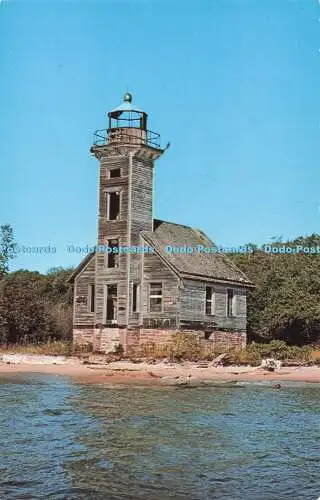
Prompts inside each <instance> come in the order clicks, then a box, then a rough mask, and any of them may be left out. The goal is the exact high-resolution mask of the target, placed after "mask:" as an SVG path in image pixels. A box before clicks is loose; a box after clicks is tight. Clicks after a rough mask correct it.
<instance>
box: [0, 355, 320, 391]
mask: <svg viewBox="0 0 320 500" xmlns="http://www.w3.org/2000/svg"><path fill="white" fill-rule="evenodd" d="M43 358H45V357H42V359H41V362H40V361H39V360H38V359H36V357H34V359H30V357H29V359H27V360H23V361H22V362H17V360H15V362H14V363H11V362H8V361H6V362H3V361H2V362H0V376H6V375H14V374H19V373H44V374H52V375H61V376H68V377H72V378H73V379H74V380H75V381H77V382H81V383H93V384H104V383H112V384H114V383H115V384H118V383H119V384H121V383H124V384H130V383H134V384H136V383H143V384H150V383H151V384H159V385H166V384H167V385H172V384H182V383H186V382H187V383H190V384H192V383H197V382H199V383H201V382H210V381H212V382H214V381H217V382H219V381H221V382H235V381H252V382H261V381H267V380H269V381H291V382H313V383H319V382H320V367H317V366H303V367H282V368H281V369H280V370H279V371H276V372H269V371H266V370H264V369H262V368H259V367H249V366H225V367H223V366H221V367H213V366H210V363H209V364H208V366H207V367H203V366H202V364H201V363H194V362H184V363H165V362H159V363H155V364H148V363H144V362H141V363H133V362H130V361H117V362H112V363H108V364H107V365H97V364H95V365H88V364H83V363H81V362H80V361H78V360H76V359H73V360H66V361H65V362H64V363H61V364H52V362H50V363H45V362H43Z"/></svg>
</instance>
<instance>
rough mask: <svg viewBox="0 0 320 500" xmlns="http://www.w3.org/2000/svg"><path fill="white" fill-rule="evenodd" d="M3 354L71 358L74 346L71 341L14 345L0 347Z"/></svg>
mask: <svg viewBox="0 0 320 500" xmlns="http://www.w3.org/2000/svg"><path fill="white" fill-rule="evenodd" d="M0 353H1V354H38V355H49V356H71V355H72V354H73V346H72V342H71V341H66V340H52V341H49V340H48V341H47V342H42V343H37V344H12V345H8V346H6V347H0Z"/></svg>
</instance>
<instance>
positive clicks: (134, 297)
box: [132, 283, 139, 313]
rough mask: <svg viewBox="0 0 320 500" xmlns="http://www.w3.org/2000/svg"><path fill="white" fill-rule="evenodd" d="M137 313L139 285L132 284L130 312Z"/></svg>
mask: <svg viewBox="0 0 320 500" xmlns="http://www.w3.org/2000/svg"><path fill="white" fill-rule="evenodd" d="M138 311H139V285H138V284H137V283H133V285H132V312H133V313H135V312H138Z"/></svg>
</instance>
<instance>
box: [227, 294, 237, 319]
mask: <svg viewBox="0 0 320 500" xmlns="http://www.w3.org/2000/svg"><path fill="white" fill-rule="evenodd" d="M234 298H235V297H234V291H233V290H230V289H228V290H227V316H234Z"/></svg>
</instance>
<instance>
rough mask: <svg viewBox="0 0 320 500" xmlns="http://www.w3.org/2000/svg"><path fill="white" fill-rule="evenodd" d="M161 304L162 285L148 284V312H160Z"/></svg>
mask: <svg viewBox="0 0 320 500" xmlns="http://www.w3.org/2000/svg"><path fill="white" fill-rule="evenodd" d="M162 302H163V290H162V283H150V288H149V310H150V312H162Z"/></svg>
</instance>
